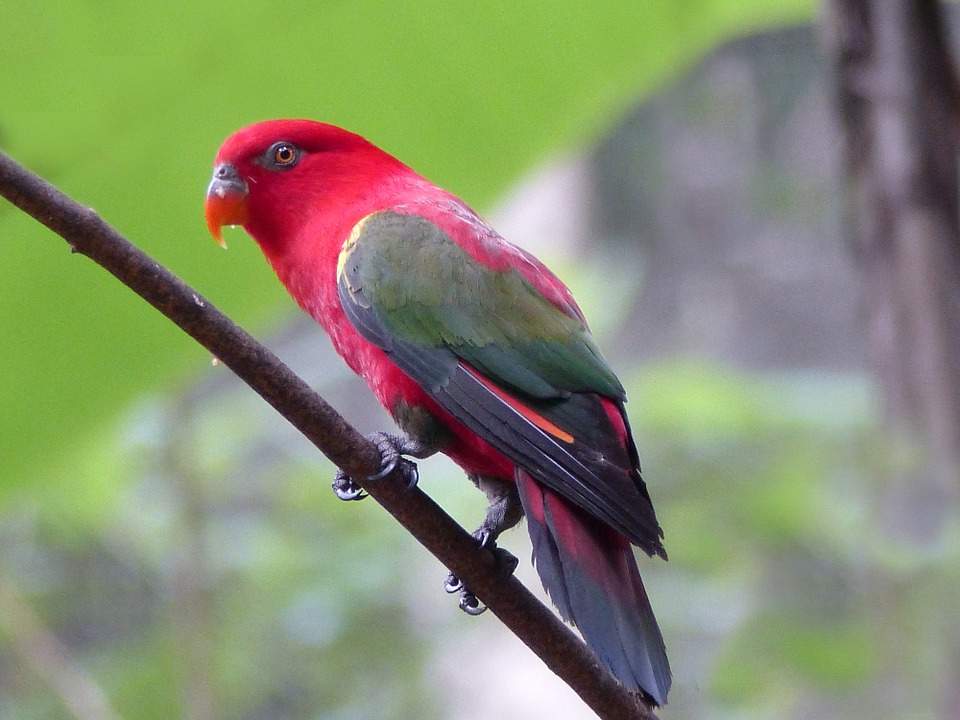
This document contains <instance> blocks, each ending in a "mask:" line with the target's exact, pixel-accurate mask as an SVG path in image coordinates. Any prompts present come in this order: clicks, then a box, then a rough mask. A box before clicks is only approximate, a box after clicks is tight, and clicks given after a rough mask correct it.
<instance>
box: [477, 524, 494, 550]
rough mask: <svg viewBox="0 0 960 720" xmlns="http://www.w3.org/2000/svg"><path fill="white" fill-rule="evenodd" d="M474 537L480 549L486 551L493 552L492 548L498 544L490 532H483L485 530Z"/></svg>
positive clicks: (479, 531) (481, 530)
mask: <svg viewBox="0 0 960 720" xmlns="http://www.w3.org/2000/svg"><path fill="white" fill-rule="evenodd" d="M473 537H474V538H475V539H476V541H477V543H478V544H479V545H480V547H481V548H484V549H489V550H492V549H493V548H492V547H491V546H493V545H495V544H496V543H495V541H494V540H493V535H492V534H491V533H490V531H489V530H483V529H480V530H477V531H476V532H475V533H474V534H473Z"/></svg>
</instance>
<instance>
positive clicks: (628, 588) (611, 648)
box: [516, 469, 671, 705]
mask: <svg viewBox="0 0 960 720" xmlns="http://www.w3.org/2000/svg"><path fill="white" fill-rule="evenodd" d="M516 480H517V487H518V488H519V490H520V500H521V502H522V503H523V508H524V512H525V513H526V516H527V528H528V530H529V532H530V539H531V541H532V542H533V557H534V563H535V565H536V567H537V571H538V573H539V574H540V579H541V581H542V582H543V586H544V588H545V589H546V591H547V594H548V595H549V596H550V599H551V600H552V601H553V602H554V604H555V605H556V606H557V609H558V610H559V611H560V614H561V616H562V617H563V619H564V620H566V621H568V622H571V623H573V624H574V625H576V626H577V627H578V628H579V629H580V632H581V634H582V635H583V638H584V640H585V641H586V643H587V645H589V646H590V648H591V649H592V650H593V651H594V653H596V655H597V657H598V658H599V659H600V661H601V662H602V663H603V664H604V665H605V666H606V667H607V668H608V669H609V670H610V672H611V673H613V675H614V677H616V678H617V679H618V680H619V681H620V682H621V683H622V684H623V685H624V687H626V688H628V689H630V690H639V691H642V692H643V693H645V694H646V695H647V696H649V698H650V699H651V700H653V701H654V702H655V703H657V704H658V705H663V704H664V703H666V700H667V693H668V692H669V690H670V682H671V677H670V665H669V663H668V661H667V654H666V649H665V648H664V644H663V637H662V636H661V634H660V628H659V627H658V626H657V621H656V618H655V617H654V615H653V609H652V608H651V607H650V601H649V600H648V598H647V593H646V591H645V590H644V587H643V582H642V581H641V579H640V572H639V571H638V569H637V563H636V559H635V558H634V556H633V551H632V550H631V546H630V543H629V542H628V541H627V539H626V538H624V537H623V536H622V535H620V534H619V533H617V532H616V531H614V530H611V529H610V528H608V527H606V526H604V525H603V524H601V523H600V522H598V521H596V520H595V519H593V518H591V517H590V516H588V515H586V514H585V513H584V512H583V511H581V510H579V509H578V508H575V507H574V506H572V505H571V504H570V503H568V502H567V501H566V500H564V499H563V498H562V497H561V496H560V495H558V494H556V493H554V492H553V491H551V490H549V489H548V488H545V487H543V486H541V485H539V484H538V483H537V482H536V481H535V480H534V479H533V478H532V477H531V476H530V475H528V474H527V473H526V472H524V471H523V470H520V469H518V470H517V473H516Z"/></svg>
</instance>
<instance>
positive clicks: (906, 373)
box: [825, 0, 960, 507]
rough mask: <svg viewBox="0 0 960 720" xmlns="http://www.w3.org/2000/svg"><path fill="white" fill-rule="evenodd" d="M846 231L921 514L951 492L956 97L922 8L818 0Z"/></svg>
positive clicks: (958, 356) (958, 397)
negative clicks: (842, 172)
mask: <svg viewBox="0 0 960 720" xmlns="http://www.w3.org/2000/svg"><path fill="white" fill-rule="evenodd" d="M826 11H827V12H826V18H825V19H826V25H825V31H826V34H827V41H828V46H829V49H830V52H831V55H832V58H833V64H834V70H835V77H836V82H837V86H836V100H837V108H838V113H839V122H840V125H841V130H842V133H843V135H844V138H845V147H844V165H845V169H846V178H845V181H846V192H847V213H848V216H847V218H846V219H847V223H846V224H847V228H848V231H849V235H850V242H851V246H852V248H853V251H854V253H855V256H856V258H857V260H858V262H859V265H860V268H861V271H862V278H863V283H864V295H865V303H864V306H865V307H864V309H865V313H866V317H867V322H868V326H869V347H870V353H871V361H872V364H873V366H874V368H875V373H876V377H877V379H878V383H879V386H880V388H881V395H882V399H883V403H884V409H885V414H886V418H887V421H888V425H889V427H890V428H891V430H892V431H893V433H894V437H895V438H897V439H898V441H900V442H903V447H906V448H909V449H910V454H911V455H912V457H911V458H910V459H909V460H908V461H907V462H905V463H904V467H902V468H901V470H900V472H901V474H903V475H905V476H908V477H909V479H910V484H911V485H912V487H913V490H912V492H915V493H916V494H918V495H923V496H925V497H926V498H927V500H928V501H929V502H928V503H927V505H928V506H931V505H939V506H940V507H945V504H944V500H946V499H948V498H951V497H956V495H957V492H958V491H960V219H958V183H957V167H958V166H957V162H958V158H957V151H958V138H960V134H958V127H960V126H958V112H957V108H958V92H957V82H956V76H955V73H954V67H953V63H952V60H951V57H950V52H949V49H948V43H947V38H946V34H945V33H946V31H945V27H944V23H943V22H942V17H941V8H940V6H939V5H938V3H936V2H934V0H829V2H827V5H826Z"/></svg>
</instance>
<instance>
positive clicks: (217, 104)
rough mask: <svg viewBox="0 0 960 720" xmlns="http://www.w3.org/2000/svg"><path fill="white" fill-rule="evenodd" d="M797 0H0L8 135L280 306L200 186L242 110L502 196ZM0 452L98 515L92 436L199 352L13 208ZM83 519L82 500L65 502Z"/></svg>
mask: <svg viewBox="0 0 960 720" xmlns="http://www.w3.org/2000/svg"><path fill="white" fill-rule="evenodd" d="M809 11H810V3H809V2H807V1H803V0H751V1H750V2H741V1H737V0H697V1H696V2H686V3H682V4H677V3H675V2H673V1H672V0H656V1H655V2H643V3H634V2H609V3H603V4H602V6H599V7H598V6H594V5H589V4H584V3H580V2H563V3H508V2H495V3H452V4H451V3H449V2H440V1H439V0H420V1H419V2H416V3H393V2H384V1H383V0H368V1H364V2H334V1H327V2H320V3H313V4H302V5H297V4H283V5H280V6H277V5H273V4H264V3H231V4H230V5H229V6H225V5H218V4H202V5H197V4H186V3H159V4H145V5H133V4H129V3H117V2H109V3H94V2H62V3H56V2H54V3H40V4H26V5H24V4H22V3H19V4H17V3H12V2H9V0H6V1H4V0H0V17H2V18H3V24H4V42H3V43H2V44H0V67H3V68H5V71H4V72H2V73H0V96H2V97H3V98H4V99H5V100H4V103H3V108H2V109H0V147H3V148H4V149H5V150H6V151H7V152H9V153H11V154H13V155H14V156H15V157H17V158H18V159H20V160H21V161H22V162H24V163H26V164H27V165H28V166H30V167H31V168H33V169H35V170H37V171H38V172H40V173H41V174H43V175H44V176H46V177H47V178H48V179H50V180H51V181H53V182H54V183H57V184H59V185H60V186H61V187H62V188H63V189H64V190H65V191H66V192H68V193H70V194H72V195H73V196H75V197H77V198H78V199H79V200H80V201H81V202H84V203H88V204H89V205H91V206H92V207H94V208H96V209H97V210H98V211H100V212H101V213H102V214H103V215H104V217H106V218H107V219H108V220H109V221H110V222H111V223H113V224H114V225H115V226H116V227H118V228H119V229H120V230H121V231H122V232H124V233H126V234H128V236H129V237H130V238H132V239H133V240H134V242H136V243H137V244H138V245H140V246H142V247H143V248H144V249H145V250H147V251H148V252H150V253H151V254H152V255H154V256H155V257H156V258H157V259H158V260H160V261H161V262H163V263H164V264H166V265H167V266H169V267H171V268H172V269H173V270H174V271H175V272H177V273H178V274H180V275H181V276H182V277H184V278H185V279H186V280H187V281H188V282H189V283H191V284H193V285H194V286H195V287H197V288H198V289H200V290H201V291H202V292H203V293H204V294H205V295H207V296H208V297H209V298H210V299H211V300H212V301H213V302H215V303H217V304H218V305H219V306H220V307H221V308H222V309H224V310H226V311H227V312H228V313H229V314H230V315H231V316H233V317H234V318H236V319H237V320H238V321H240V322H242V323H245V324H248V325H250V326H252V327H254V328H263V327H265V326H266V324H267V323H268V322H269V321H270V320H271V319H273V318H275V317H276V315H277V313H278V310H279V308H285V307H288V305H287V304H286V301H285V300H284V299H283V295H282V293H281V291H280V290H279V288H278V286H277V283H276V281H275V280H274V278H273V276H272V274H271V273H269V272H268V271H266V270H265V269H264V267H263V263H262V261H261V260H260V259H259V253H258V251H256V249H255V248H254V247H252V244H251V243H249V242H247V241H246V239H245V238H242V237H241V236H240V235H234V236H232V237H231V240H232V246H233V247H232V250H231V252H230V253H229V254H228V255H226V256H218V255H217V254H216V250H215V248H214V247H213V246H212V245H211V243H210V242H209V240H208V239H207V238H206V237H205V231H204V228H203V224H202V221H201V218H200V212H201V211H200V203H201V197H202V191H203V188H204V186H205V183H206V180H207V177H208V174H209V169H210V161H211V158H212V157H213V154H214V152H215V150H216V148H217V146H218V145H219V143H220V141H221V140H222V139H223V138H224V137H225V136H226V135H227V134H229V133H230V132H232V131H233V130H234V129H236V128H237V127H239V126H241V125H244V124H246V123H249V122H251V121H254V120H259V119H265V118H268V117H281V116H304V117H315V118H322V119H325V120H328V121H332V122H335V123H339V124H342V125H344V126H346V127H349V128H351V129H354V130H357V131H359V132H361V133H363V134H365V135H368V136H369V137H371V138H372V139H374V140H376V141H377V142H378V144H381V145H383V146H384V147H385V148H387V149H389V150H391V151H393V152H394V153H396V154H397V155H399V156H400V157H402V158H403V159H405V160H406V161H407V162H409V163H411V164H412V165H414V166H415V167H416V168H417V169H419V170H420V171H421V172H423V173H425V174H426V175H428V176H429V177H432V178H433V179H435V180H437V181H438V182H440V183H442V184H444V185H446V186H447V187H449V188H450V189H452V190H454V191H456V192H458V193H459V194H461V195H463V196H464V197H465V198H467V199H468V200H469V201H470V202H471V203H474V204H477V205H478V206H481V207H482V206H486V205H488V204H489V203H490V201H491V200H492V199H493V198H494V197H495V196H496V194H497V193H498V192H499V191H502V189H503V188H504V187H505V186H506V185H507V183H509V182H510V181H511V179H513V178H514V177H516V175H517V174H518V173H519V172H520V171H521V170H522V169H524V168H526V167H528V166H529V165H530V164H531V162H533V161H535V160H536V159H538V158H541V157H543V156H544V155H545V154H546V153H547V152H549V151H554V150H556V149H557V148H559V147H563V146H569V145H571V144H574V143H582V142H583V141H584V140H586V139H588V138H590V137H593V136H595V135H596V133H597V132H598V131H599V130H600V129H601V128H603V127H604V126H605V125H607V124H608V123H610V122H611V119H612V118H613V117H615V116H616V114H617V113H618V112H619V111H621V110H622V109H623V108H624V107H626V106H627V104H628V103H630V102H631V101H633V100H634V98H635V97H636V96H637V94H638V93H641V92H643V91H645V90H649V89H650V88H652V87H654V86H655V85H656V84H657V83H660V82H662V81H663V79H664V78H665V77H666V76H668V75H669V74H670V73H672V72H675V71H676V70H677V69H678V68H680V67H682V66H684V65H685V64H686V63H688V62H690V61H691V60H692V59H693V58H695V57H696V56H697V55H698V54H699V53H701V52H703V51H704V50H705V49H706V48H707V47H709V46H710V44H711V43H714V42H716V41H718V40H720V39H722V38H724V37H726V36H728V35H729V34H731V33H733V32H742V31H744V30H746V29H749V28H752V27H756V26H759V25H761V24H764V23H770V22H783V21H787V20H793V19H797V18H799V17H803V16H806V15H808V14H809ZM0 234H2V236H3V237H4V238H5V242H4V244H3V247H2V249H0V260H2V261H0V287H2V288H3V302H2V303H0V326H2V327H3V328H4V334H5V340H6V346H7V347H8V348H10V349H11V351H9V352H5V353H3V354H2V356H0V378H2V380H0V383H2V385H0V393H2V397H3V404H4V409H5V412H4V413H3V415H2V417H0V457H3V458H4V459H5V468H4V470H5V472H4V473H3V477H2V482H0V500H2V496H3V494H4V493H5V491H6V490H8V489H9V488H10V487H11V486H16V485H19V484H21V483H24V482H28V483H34V484H40V485H43V486H47V487H50V488H51V489H52V492H54V493H57V494H61V493H63V492H66V490H67V488H77V487H82V488H83V492H82V493H73V495H72V499H71V503H72V504H73V505H74V506H76V505H78V504H84V505H86V510H87V513H88V514H89V515H92V516H93V519H96V518H97V516H98V514H99V513H102V512H104V511H106V510H107V509H108V508H109V506H110V500H111V498H112V496H113V494H114V490H115V488H116V484H117V481H118V480H120V479H122V477H123V475H124V472H123V471H122V469H120V471H119V472H118V471H117V469H115V468H116V463H115V462H114V461H113V457H114V456H113V455H112V454H111V453H110V452H109V451H106V450H104V449H103V447H102V445H101V444H99V443H96V442H91V440H92V437H93V436H92V433H97V432H102V431H103V429H104V428H103V423H104V420H105V419H107V418H110V417H112V416H113V415H114V414H115V413H116V412H117V411H118V410H119V409H120V408H121V407H123V405H124V404H125V403H127V402H129V401H130V399H131V398H133V397H134V396H135V395H137V394H139V393H142V392H143V391H144V390H145V389H160V388H164V387H168V386H169V383H170V381H171V379H172V378H178V377H179V378H184V377H187V376H189V375H190V374H191V373H195V372H197V371H198V369H199V366H200V365H201V364H202V362H203V353H202V351H200V350H199V349H198V348H197V347H196V346H195V345H194V343H193V342H192V341H190V340H189V339H187V338H185V337H184V336H183V335H182V334H180V333H179V332H178V331H177V330H176V329H175V328H174V327H173V326H172V325H170V323H168V322H167V321H166V320H164V319H163V318H161V317H160V316H159V315H157V314H156V313H155V312H154V311H152V310H151V309H149V308H147V307H145V306H144V305H143V303H142V302H141V301H140V300H139V299H137V298H136V297H134V296H133V295H132V294H131V293H130V292H129V291H127V290H125V289H124V288H122V287H120V286H119V285H118V284H117V283H116V281H114V280H113V279H112V278H109V277H107V276H106V275H105V274H104V273H103V272H102V271H101V270H99V269H98V268H96V267H94V266H93V265H91V264H90V263H88V262H86V261H83V260H79V259H77V258H71V257H70V256H69V255H68V254H67V253H66V252H64V246H63V244H62V242H60V241H59V240H56V239H51V238H49V237H47V236H46V234H45V233H44V231H42V230H41V229H40V228H38V226H37V225H36V223H35V222H33V221H32V220H30V219H28V218H26V217H23V216H22V215H21V214H20V213H17V212H13V211H12V210H11V209H10V208H9V207H0ZM70 514H71V515H72V514H73V513H70Z"/></svg>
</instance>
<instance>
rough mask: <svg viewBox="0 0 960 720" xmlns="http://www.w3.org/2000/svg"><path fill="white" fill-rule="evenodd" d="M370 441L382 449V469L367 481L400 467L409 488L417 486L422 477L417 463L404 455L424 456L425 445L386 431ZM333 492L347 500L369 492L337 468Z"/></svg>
mask: <svg viewBox="0 0 960 720" xmlns="http://www.w3.org/2000/svg"><path fill="white" fill-rule="evenodd" d="M367 439H368V440H370V442H372V443H373V444H374V445H376V446H377V450H379V451H380V469H379V470H378V471H377V472H376V473H375V474H373V475H371V476H370V477H368V478H367V482H376V481H377V480H382V479H383V478H385V477H386V476H387V475H389V474H390V473H392V472H393V471H394V470H395V469H399V471H400V473H401V475H402V476H403V479H404V481H405V483H406V486H407V488H413V487H415V486H416V484H417V482H418V481H419V479H420V474H419V472H418V471H417V466H416V464H415V463H412V462H410V461H409V460H407V459H405V458H404V457H403V456H404V455H412V456H414V457H422V455H421V453H423V452H424V450H425V449H424V447H423V446H422V445H420V444H419V443H417V442H415V441H413V440H409V439H407V438H404V437H400V436H398V435H390V434H388V433H384V432H378V433H373V434H372V435H370V436H369V437H368V438H367ZM331 487H332V488H333V492H334V493H335V494H336V496H337V497H338V498H340V499H341V500H345V501H350V500H363V499H364V498H365V497H367V493H365V492H364V491H363V488H361V487H360V486H359V485H358V484H357V483H356V482H354V480H353V478H351V477H350V476H349V475H347V473H345V472H344V471H343V470H337V474H336V475H335V476H334V478H333V483H332V484H331Z"/></svg>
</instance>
